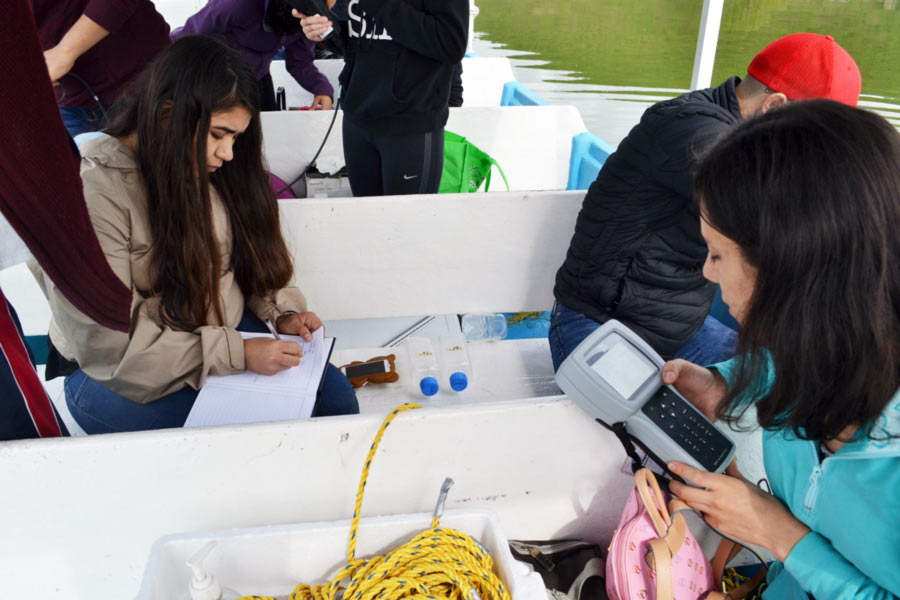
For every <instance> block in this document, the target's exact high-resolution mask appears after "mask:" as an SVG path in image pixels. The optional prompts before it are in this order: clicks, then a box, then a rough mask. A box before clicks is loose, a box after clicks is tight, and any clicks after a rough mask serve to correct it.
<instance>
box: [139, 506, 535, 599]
mask: <svg viewBox="0 0 900 600" xmlns="http://www.w3.org/2000/svg"><path fill="white" fill-rule="evenodd" d="M441 525H443V526H446V527H451V528H453V529H458V530H460V531H463V532H465V533H467V534H469V535H471V536H472V537H474V538H475V539H476V540H478V542H479V543H480V544H481V545H482V546H484V547H485V548H486V549H487V551H488V552H489V553H490V554H491V556H492V557H493V559H494V570H495V571H496V573H497V575H498V576H499V577H500V580H501V581H502V582H503V584H504V585H505V586H506V587H507V589H509V592H510V595H511V596H512V598H513V600H546V598H547V596H546V590H545V588H544V584H543V582H542V581H541V578H540V575H538V574H537V573H535V572H534V571H533V570H532V569H531V567H530V566H529V565H526V564H524V563H521V562H518V561H516V560H515V559H514V558H513V556H512V553H510V551H509V545H508V542H507V539H506V535H505V534H504V533H503V530H502V528H501V526H500V523H499V520H498V519H497V517H496V515H495V514H494V513H492V512H490V511H486V510H448V511H446V512H445V513H444V516H443V517H441ZM430 526H431V514H430V513H418V514H406V515H393V516H386V517H370V518H365V519H362V520H361V521H360V526H359V531H358V536H357V540H358V546H357V551H356V555H357V556H358V557H361V558H362V557H368V556H374V555H382V554H384V553H386V552H389V551H390V550H392V549H393V548H396V547H397V546H399V545H401V544H403V543H405V542H407V541H408V540H409V539H411V538H412V537H413V536H414V535H415V534H417V533H419V532H420V531H422V530H424V529H427V528H429V527H430ZM349 536H350V521H349V520H346V521H332V522H325V523H302V524H296V525H274V526H271V527H255V528H247V529H225V530H219V531H211V532H205V533H186V534H178V535H170V536H166V537H163V538H160V539H159V540H157V541H156V543H154V544H153V547H152V548H151V549H150V560H149V562H148V563H147V568H146V570H145V571H144V579H143V581H142V583H141V589H140V592H139V593H138V596H137V600H173V599H179V598H187V597H188V595H187V589H188V583H189V582H190V580H191V577H192V573H191V569H190V568H189V567H188V566H187V564H186V562H185V561H187V560H188V559H189V558H190V557H191V556H193V555H194V554H195V553H196V552H197V551H198V550H199V549H201V548H202V547H203V546H204V544H207V543H209V542H210V541H213V540H215V541H218V545H217V547H216V551H215V552H212V553H210V555H209V556H208V557H207V558H206V560H205V563H204V565H205V568H206V571H207V572H209V573H210V574H213V575H215V576H216V578H217V579H218V581H219V582H220V583H221V585H222V587H223V588H224V587H228V588H232V589H235V590H239V591H240V592H241V593H244V594H260V595H268V596H275V597H279V596H281V597H287V595H288V594H290V592H291V591H292V590H293V589H294V586H295V585H297V584H298V583H309V584H312V585H317V584H322V583H327V582H328V581H330V579H331V578H332V577H334V575H335V574H336V573H337V571H338V570H340V569H341V568H342V567H343V566H344V565H345V564H346V560H347V542H348V538H349Z"/></svg>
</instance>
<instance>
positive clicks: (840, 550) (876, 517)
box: [711, 361, 900, 600]
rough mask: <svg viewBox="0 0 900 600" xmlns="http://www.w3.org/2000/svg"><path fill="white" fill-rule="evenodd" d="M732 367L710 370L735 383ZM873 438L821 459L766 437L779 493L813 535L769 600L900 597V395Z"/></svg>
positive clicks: (777, 573)
mask: <svg viewBox="0 0 900 600" xmlns="http://www.w3.org/2000/svg"><path fill="white" fill-rule="evenodd" d="M733 366H734V361H728V362H724V363H719V364H717V365H713V366H712V367H711V368H715V369H717V370H718V371H719V372H720V373H721V374H722V376H723V377H725V380H726V381H731V375H732V369H733ZM773 379H774V373H773V372H770V373H769V374H768V380H769V381H768V385H770V386H771V384H772V381H773ZM868 433H869V435H867V432H864V431H861V430H860V431H859V432H857V435H855V436H854V438H853V439H852V440H851V441H850V442H848V443H846V444H844V445H843V446H842V447H841V448H840V450H838V451H837V452H836V453H835V454H834V455H833V456H830V457H826V458H825V459H824V460H822V461H820V460H819V453H818V447H817V446H818V445H817V443H816V442H812V441H808V440H802V439H799V438H797V437H796V436H795V435H794V434H793V432H791V431H790V430H781V429H779V430H767V431H764V432H763V460H764V462H765V467H766V476H767V478H768V480H769V484H770V485H771V486H772V492H773V493H774V494H775V496H776V497H777V498H778V499H779V500H781V501H782V502H784V503H785V504H786V505H787V506H788V508H789V509H790V511H791V512H792V513H793V514H794V516H795V517H797V518H798V519H799V520H800V521H802V522H803V523H805V524H806V526H807V527H809V528H810V529H811V530H812V531H811V532H810V533H808V534H807V535H806V536H804V537H803V538H802V539H801V540H800V541H799V542H797V545H796V546H794V548H793V549H792V550H791V553H790V554H789V555H788V556H787V559H786V560H785V561H784V563H783V564H782V563H780V562H775V563H773V565H772V567H771V568H770V570H769V575H768V582H769V587H768V588H767V589H766V591H765V592H764V593H763V598H764V599H765V600H787V599H791V600H793V599H797V600H809V595H808V594H811V595H812V596H813V597H814V598H815V600H836V599H839V598H840V599H842V600H843V599H849V598H859V599H872V600H876V599H877V600H886V599H889V598H898V597H900V438H898V437H897V436H900V391H898V392H897V393H896V394H894V397H893V398H892V399H891V401H890V402H889V403H888V405H887V407H886V408H885V410H884V412H883V413H882V415H881V416H880V418H879V419H878V420H877V422H876V423H875V424H874V425H873V426H872V427H871V428H870V429H869V431H868ZM891 436H894V437H893V438H892V437H891Z"/></svg>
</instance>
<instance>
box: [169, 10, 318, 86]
mask: <svg viewBox="0 0 900 600" xmlns="http://www.w3.org/2000/svg"><path fill="white" fill-rule="evenodd" d="M268 5H269V0H209V2H208V3H207V4H206V6H204V7H203V8H201V9H200V11H198V12H197V13H196V14H195V15H194V16H192V17H191V18H190V19H188V20H187V23H185V24H184V27H180V28H178V29H176V30H175V31H173V32H172V37H173V38H176V39H177V38H178V37H181V36H184V35H195V34H199V33H207V34H218V35H222V36H224V37H225V38H226V39H227V40H228V41H229V42H230V43H231V44H232V45H233V46H234V47H235V48H237V49H239V50H240V51H241V54H243V56H244V58H245V59H246V60H247V63H248V64H249V65H250V68H251V69H253V72H254V73H256V78H257V79H262V78H263V77H265V76H266V74H267V73H268V72H269V66H270V65H271V64H272V59H273V58H274V57H275V54H276V53H277V52H278V50H279V49H280V48H281V47H282V46H284V56H285V61H286V62H287V70H288V73H290V74H291V75H292V76H293V78H294V79H296V80H297V83H299V84H300V85H301V86H303V88H304V89H306V91H308V92H309V93H311V94H312V95H314V96H331V97H332V98H333V97H334V88H332V87H331V84H330V83H328V78H327V77H325V75H323V74H322V73H320V72H319V70H318V69H317V68H316V65H315V64H314V63H313V60H314V59H315V44H314V43H313V42H311V41H309V40H307V39H306V36H304V35H303V34H302V33H298V34H296V35H292V36H288V37H285V38H281V37H280V36H278V35H276V34H274V33H271V32H269V31H265V30H264V29H263V23H264V19H265V14H266V8H267V7H268Z"/></svg>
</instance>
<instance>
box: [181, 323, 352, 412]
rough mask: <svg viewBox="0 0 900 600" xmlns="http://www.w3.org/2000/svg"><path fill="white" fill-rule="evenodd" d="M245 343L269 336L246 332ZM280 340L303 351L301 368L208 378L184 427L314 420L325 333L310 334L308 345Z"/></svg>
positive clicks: (327, 346) (327, 350)
mask: <svg viewBox="0 0 900 600" xmlns="http://www.w3.org/2000/svg"><path fill="white" fill-rule="evenodd" d="M241 337H243V338H244V339H248V338H254V337H271V335H269V334H267V333H244V332H241ZM281 339H282V340H284V341H291V342H297V343H298V344H300V346H301V347H302V348H303V358H302V359H301V360H300V365H298V366H296V367H292V368H290V369H286V370H284V371H281V372H280V373H276V374H275V375H260V374H259V373H253V372H252V371H244V372H243V373H238V374H235V375H221V376H219V375H210V376H209V377H207V378H206V383H205V384H204V385H203V388H202V389H201V390H200V394H199V395H198V396H197V400H195V401H194V406H193V408H192V409H191V412H190V414H189V415H188V417H187V420H186V421H185V422H184V426H185V427H209V426H212V425H233V424H237V423H260V422H264V421H285V420H289V419H307V418H309V417H311V416H312V415H313V412H314V410H315V407H316V396H317V394H318V391H319V388H320V387H321V385H322V375H323V374H324V372H325V367H326V365H327V364H328V359H329V357H330V356H331V350H332V348H333V347H334V338H326V337H325V334H324V331H323V328H322V327H320V328H319V329H317V330H316V331H315V332H314V333H313V339H312V341H311V342H307V341H305V340H304V339H303V338H301V337H299V336H294V335H282V336H281Z"/></svg>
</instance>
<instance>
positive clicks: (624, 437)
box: [611, 422, 644, 473]
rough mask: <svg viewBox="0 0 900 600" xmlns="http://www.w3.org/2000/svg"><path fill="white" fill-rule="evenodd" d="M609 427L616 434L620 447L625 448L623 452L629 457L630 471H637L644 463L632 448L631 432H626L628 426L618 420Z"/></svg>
mask: <svg viewBox="0 0 900 600" xmlns="http://www.w3.org/2000/svg"><path fill="white" fill-rule="evenodd" d="M611 429H612V432H613V433H614V434H616V437H617V438H619V442H620V443H621V444H622V447H623V448H625V454H627V455H628V458H630V459H631V472H632V473H637V472H638V469H640V468H641V467H643V466H644V464H643V461H642V460H641V457H640V456H638V453H637V450H635V449H634V441H633V439H632V437H631V434H630V433H628V428H626V427H625V423H622V422H619V423H613V426H612V427H611Z"/></svg>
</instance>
